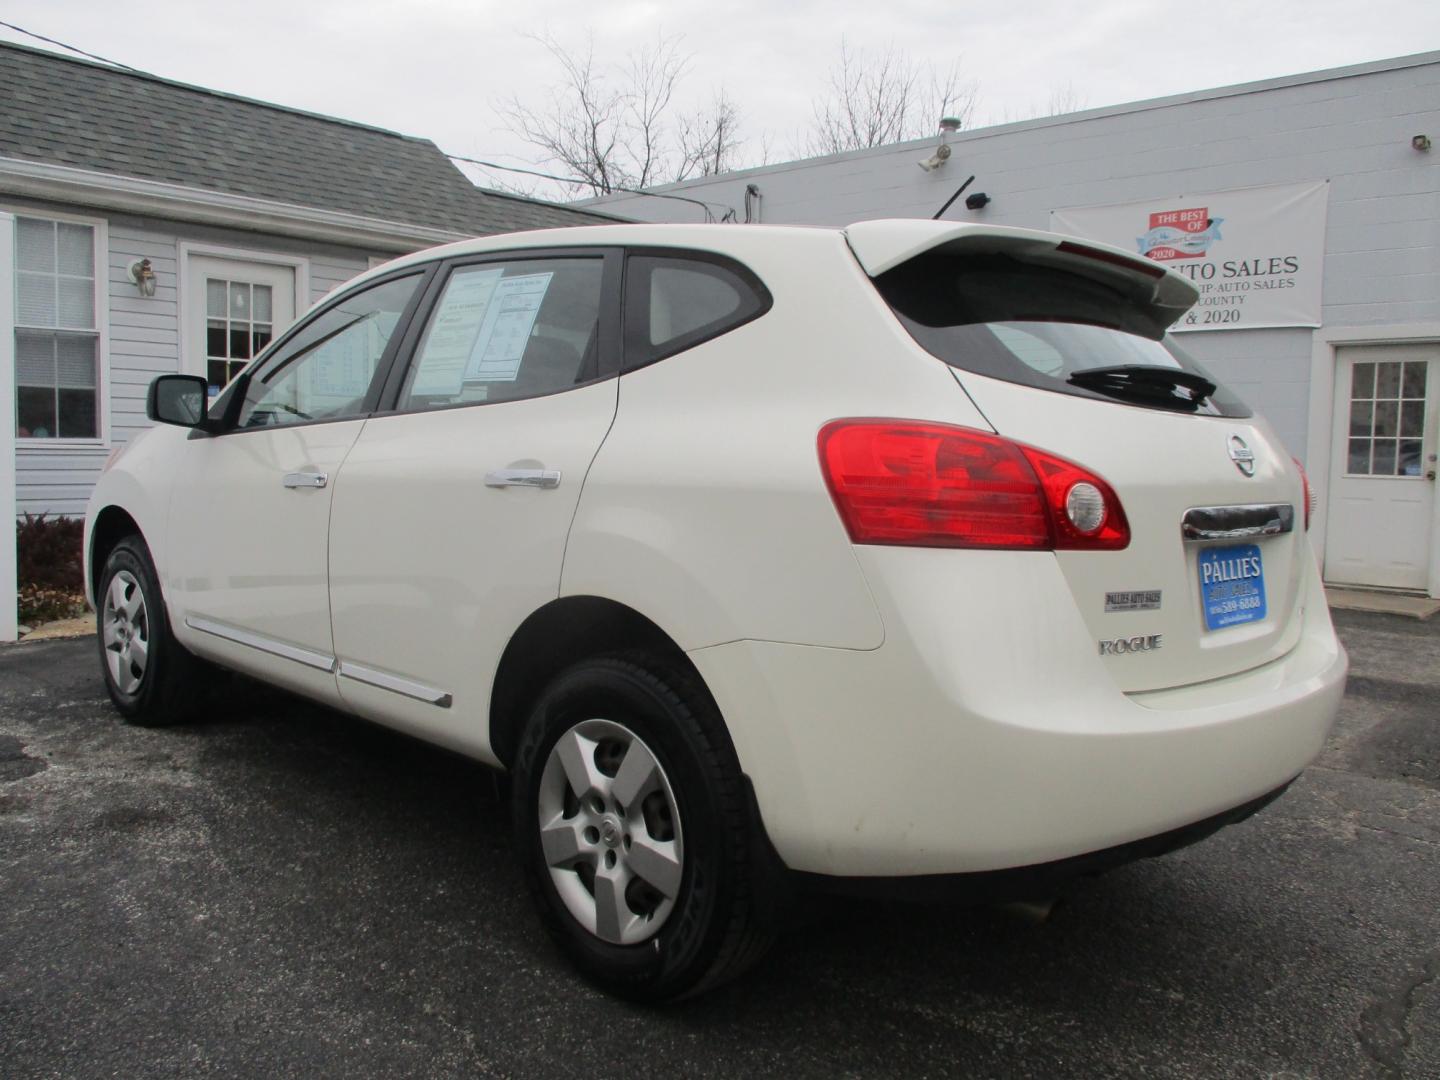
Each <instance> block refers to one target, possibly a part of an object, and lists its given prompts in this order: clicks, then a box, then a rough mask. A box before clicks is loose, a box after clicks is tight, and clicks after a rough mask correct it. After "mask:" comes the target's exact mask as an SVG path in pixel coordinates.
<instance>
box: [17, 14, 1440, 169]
mask: <svg viewBox="0 0 1440 1080" xmlns="http://www.w3.org/2000/svg"><path fill="white" fill-rule="evenodd" d="M0 19H3V20H4V21H6V22H11V23H15V24H17V25H19V26H23V27H25V28H26V29H28V30H33V31H35V32H36V33H40V34H44V35H46V36H49V37H52V38H57V39H59V40H61V41H64V42H66V43H68V44H71V45H76V46H78V47H80V48H82V49H86V50H88V51H90V52H93V53H98V54H100V55H101V56H105V57H108V58H110V59H112V60H117V61H120V62H123V63H125V64H129V65H130V66H132V67H136V68H140V69H142V70H145V71H149V72H152V73H154V74H157V75H162V76H165V77H167V78H172V79H178V80H181V81H183V82H189V83H195V84H198V85H201V86H206V87H211V88H214V89H218V90H226V91H230V92H233V93H238V94H244V95H246V96H249V97H255V98H260V99H263V100H266V101H272V102H276V103H278V104H283V105H288V106H293V107H296V108H302V109H309V110H312V111H315V112H320V113H326V114H330V115H333V116H339V117H344V118H346V119H350V120H358V121H362V122H365V123H369V124H375V125H378V126H381V127H386V128H391V129H394V130H397V131H401V132H404V133H406V134H412V135H422V136H425V137H427V138H430V139H433V140H434V141H435V142H437V143H438V144H439V145H440V147H441V148H442V149H444V150H447V151H449V152H451V153H456V154H463V155H467V156H471V157H480V158H486V159H490V160H499V161H501V162H504V163H508V164H517V165H523V164H526V163H527V162H533V161H534V160H535V152H534V151H533V150H531V149H529V148H528V147H526V145H525V144H524V143H523V142H521V141H519V140H518V139H517V138H516V137H515V136H514V135H513V134H511V133H509V132H508V131H506V129H505V126H504V123H503V121H502V119H501V118H500V116H499V114H498V113H497V110H496V105H497V104H498V103H499V102H501V101H502V100H503V99H504V98H506V97H507V96H509V95H511V94H517V95H519V96H520V97H522V98H533V99H534V100H536V102H537V104H538V101H539V97H540V93H541V92H542V91H543V89H544V88H545V87H546V86H547V85H548V84H551V83H553V82H554V81H555V79H556V73H555V70H554V68H553V65H552V63H551V61H550V58H549V57H548V56H547V54H546V52H545V50H544V48H543V47H542V46H541V45H539V44H538V43H536V42H535V41H533V40H531V38H530V37H529V36H528V35H531V34H534V33H537V32H546V33H549V34H550V35H552V36H553V37H555V38H557V39H559V40H560V41H561V42H562V43H566V44H568V45H573V46H574V47H577V48H578V47H583V43H584V41H585V39H586V35H587V33H591V34H593V37H594V45H595V52H596V56H597V59H602V60H603V59H607V58H614V59H616V60H621V59H623V57H624V56H625V54H626V53H627V52H628V51H631V50H634V49H636V48H637V47H639V46H640V45H642V44H643V43H645V42H647V41H650V40H653V39H654V37H655V35H656V34H657V32H659V33H663V34H666V35H680V36H682V37H683V47H684V49H685V51H687V52H688V53H690V54H691V56H692V62H691V67H690V71H689V74H688V75H687V77H686V80H685V82H684V84H683V86H682V91H681V92H682V94H683V96H684V97H685V98H686V99H687V100H691V101H697V102H698V101H700V100H704V99H706V98H708V97H710V96H711V95H712V94H713V93H714V91H715V89H716V88H717V87H720V86H722V85H723V86H724V87H725V89H726V91H727V93H728V94H729V95H730V96H731V97H732V98H733V99H734V101H735V102H736V103H737V104H738V106H739V109H740V113H741V123H742V133H743V134H744V135H745V136H747V137H748V147H747V150H748V154H747V160H756V159H758V156H759V153H760V150H759V147H760V144H761V140H762V138H764V139H765V140H766V141H767V142H768V144H769V153H770V157H771V160H786V159H787V158H790V157H792V156H795V155H794V154H793V153H792V151H794V150H795V149H796V148H798V147H800V146H803V143H804V132H805V129H806V127H807V125H808V123H809V122H810V120H811V118H812V115H813V113H812V101H813V99H814V97H815V96H816V94H817V93H819V92H821V91H822V90H823V88H824V86H825V83H826V77H827V71H828V70H829V68H830V67H831V65H832V64H833V62H834V60H835V58H836V56H837V54H838V49H839V44H840V39H841V36H842V35H844V36H845V37H846V38H847V39H848V41H849V42H850V44H851V45H852V46H862V47H865V46H869V47H875V46H885V45H891V44H893V46H894V47H895V48H897V49H899V50H903V51H904V52H905V53H907V54H909V55H910V56H911V57H912V58H914V59H916V60H918V61H924V62H932V63H934V64H936V65H938V66H940V67H946V66H948V65H949V64H950V63H951V62H952V61H956V60H958V61H959V63H960V64H961V66H962V68H963V70H964V73H965V76H966V78H969V79H973V80H974V81H975V82H976V83H977V84H978V87H979V102H978V107H977V110H976V121H977V123H983V122H986V121H990V122H995V121H1000V120H1003V119H1006V118H1017V117H1023V116H1027V115H1032V114H1033V113H1034V112H1035V111H1036V110H1043V109H1044V107H1045V105H1046V103H1047V102H1048V101H1049V100H1050V98H1051V96H1052V94H1053V93H1055V92H1057V91H1063V90H1064V89H1065V88H1066V87H1069V88H1071V89H1072V90H1073V92H1074V94H1075V95H1076V96H1077V97H1078V98H1079V99H1080V100H1081V101H1082V102H1083V104H1084V105H1086V106H1088V107H1092V108H1093V107H1098V106H1102V105H1111V104H1115V103H1117V102H1124V101H1135V100H1141V99H1144V98H1150V97H1157V96H1160V95H1164V94H1172V93H1180V92H1183V91H1187V90H1199V89H1205V88H1209V87H1215V86H1224V85H1227V84H1230V83H1236V82H1246V81H1250V80H1254V79H1263V78H1268V77H1271V76H1276V75H1289V74H1296V73H1299V72H1305V71H1313V70H1316V69H1319V68H1326V67H1335V66H1339V65H1343V64H1352V63H1359V62H1362V61H1367V60H1378V59H1383V58H1386V57H1393V56H1404V55H1408V54H1411V53H1416V52H1424V51H1427V50H1432V49H1440V0H1368V2H1365V3H1356V2H1355V0H1343V2H1342V0H1209V2H1205V0H1190V2H1184V3H1178V2H1171V0H1089V2H1088V3H1080V2H1075V0H1019V2H1015V0H1009V2H1006V0H948V2H942V0H836V2H832V3H820V2H817V0H794V2H789V3H787V2H784V0H729V2H716V0H670V2H668V3H659V2H643V0H613V2H607V0H586V2H578V0H528V2H519V3H517V2H515V0H343V2H342V0H243V2H238V0H230V2H228V3H223V4H222V3H217V2H214V0H189V2H185V3H181V2H174V0H172V2H162V0H5V2H0ZM0 37H3V38H5V39H7V40H13V41H19V42H22V43H24V44H29V45H35V46H37V47H42V48H53V47H52V46H44V45H41V44H40V43H39V42H36V41H34V40H33V39H30V38H27V37H24V36H23V35H20V34H17V33H15V32H14V31H12V30H7V29H4V28H0ZM0 107H3V103H0ZM511 179H518V178H513V177H512V178H511Z"/></svg>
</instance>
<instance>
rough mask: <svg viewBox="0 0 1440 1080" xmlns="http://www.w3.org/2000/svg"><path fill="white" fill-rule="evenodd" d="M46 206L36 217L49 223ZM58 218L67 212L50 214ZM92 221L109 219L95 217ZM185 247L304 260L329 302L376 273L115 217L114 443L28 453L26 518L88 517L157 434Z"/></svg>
mask: <svg viewBox="0 0 1440 1080" xmlns="http://www.w3.org/2000/svg"><path fill="white" fill-rule="evenodd" d="M46 209H47V207H45V206H41V205H35V206H33V208H31V209H30V211H29V212H31V213H34V214H36V215H37V216H43V215H44V214H45V211H46ZM48 209H51V210H64V209H67V208H66V207H61V206H51V207H49V208H48ZM87 213H88V214H89V215H90V216H96V217H100V216H104V215H102V214H98V213H96V212H94V211H87ZM184 241H192V242H204V243H207V244H214V245H217V246H223V247H231V248H241V249H245V250H250V251H259V252H270V253H273V254H277V255H286V256H297V255H298V256H303V257H305V258H307V259H308V260H309V261H310V300H311V302H313V301H315V300H318V299H320V298H321V297H322V296H324V295H325V294H326V293H328V292H329V291H330V290H331V289H333V288H335V287H336V286H337V285H340V284H342V283H344V282H345V281H347V280H349V279H350V278H352V277H354V276H355V275H356V274H359V273H360V272H362V271H363V270H365V269H366V267H367V266H368V259H369V257H370V254H371V253H370V252H367V251H364V250H361V249H351V248H338V247H333V246H329V245H325V246H322V245H306V244H304V243H303V242H301V241H296V240H292V239H288V238H279V237H267V236H260V235H256V234H247V233H240V232H233V231H228V230H223V229H209V228H205V227H203V226H198V225H188V224H183V223H180V222H170V221H156V220H149V219H139V218H131V217H124V216H114V217H110V218H109V247H110V250H109V252H108V257H107V258H106V260H105V262H106V264H107V272H108V277H109V289H110V298H109V331H110V333H109V350H108V355H107V356H106V357H104V358H103V370H104V371H105V376H104V377H105V378H106V380H107V386H108V391H109V409H110V444H109V445H107V446H97V447H43V446H25V447H21V448H20V449H19V450H18V452H17V454H16V458H17V460H16V489H17V490H16V511H17V513H21V514H23V513H27V512H28V513H32V514H39V513H42V512H44V513H49V514H51V515H52V516H53V515H61V514H64V515H79V514H83V513H84V512H85V503H86V500H87V499H89V497H90V489H91V488H92V487H93V486H94V483H95V479H96V477H98V476H99V475H100V470H101V468H102V467H103V466H104V463H105V459H106V458H107V457H108V456H109V455H110V451H111V449H112V448H113V447H117V446H123V445H124V444H125V443H126V442H127V441H129V440H130V439H131V438H132V437H133V436H134V435H135V434H136V433H137V432H139V431H142V430H144V429H145V428H146V427H148V426H149V421H147V420H146V419H145V394H146V391H147V390H148V388H149V386H150V381H151V380H152V379H153V378H154V377H155V376H156V375H161V374H164V373H166V372H174V371H178V370H179V343H180V325H179V314H178V310H179V309H178V302H177V295H176V294H177V290H176V276H177V274H178V273H179V246H180V244H181V243H182V242H184ZM140 259H149V260H150V266H151V269H153V270H154V271H155V275H156V278H157V283H156V288H155V295H154V296H153V297H142V296H141V295H140V294H139V292H138V291H137V290H136V288H135V285H134V282H132V281H131V279H130V266H131V264H132V263H135V262H137V261H139V260H140Z"/></svg>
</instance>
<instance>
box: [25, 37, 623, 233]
mask: <svg viewBox="0 0 1440 1080" xmlns="http://www.w3.org/2000/svg"><path fill="white" fill-rule="evenodd" d="M0 102H3V103H4V105H3V107H0V157H11V158H22V159H25V160H28V161H35V162H43V163H46V164H51V165H68V166H72V167H74V168H78V169H87V170H91V171H94V172H102V173H114V174H116V175H120V176H128V177H138V178H141V179H145V180H155V181H164V182H168V183H172V184H181V185H184V186H186V187H194V188H201V189H205V190H209V191H219V192H225V193H228V194H232V195H246V196H250V197H253V198H259V199H268V200H273V201H275V202H279V203H287V204H290V205H300V206H309V207H317V208H320V209H325V210H339V211H345V212H347V213H351V214H358V215H362V216H364V217H370V218H378V219H380V220H384V221H395V222H403V223H406V224H410V225H424V226H429V227H432V228H437V229H445V230H450V231H454V232H462V233H469V234H473V235H483V234H489V233H497V232H509V231H512V230H516V229H537V228H551V227H555V226H562V225H594V224H602V223H606V222H611V221H615V220H617V219H616V218H614V217H611V216H607V215H604V214H596V213H588V212H586V211H583V210H573V209H570V208H568V207H563V206H557V205H555V204H552V203H546V202H540V201H538V200H534V199H525V198H520V197H518V196H513V195H506V194H502V193H500V192H491V191H486V190H483V189H481V188H478V187H476V186H475V185H474V184H472V183H471V182H470V180H469V179H467V178H466V177H465V175H464V174H463V173H461V172H460V171H459V170H458V169H457V168H456V167H455V166H454V164H452V163H451V161H450V160H449V159H448V158H447V157H446V156H445V155H444V154H442V153H441V152H440V149H439V148H438V147H437V146H436V145H435V144H434V143H433V142H431V141H429V140H428V139H420V138H415V137H414V136H410V135H400V134H397V133H396V132H393V131H386V130H384V129H382V128H375V127H368V126H366V125H364V124H357V123H353V122H351V121H348V120H337V119H335V118H333V117H329V116H320V115H318V114H315V113H308V112H302V111H300V110H298V109H288V108H285V107H283V106H280V105H271V104H268V103H266V102H263V101H254V100H251V99H249V98H243V97H238V96H235V95H233V94H224V93H220V92H218V91H214V90H206V89H203V88H201V87H198V86H188V85H186V84H184V83H178V82H171V81H170V80H168V79H162V78H159V77H157V76H154V75H146V74H143V73H140V72H134V71H128V70H123V69H120V68H115V67H108V66H105V65H103V64H95V63H91V62H89V61H86V60H76V59H71V58H70V57H67V56H59V55H56V54H55V53H49V52H43V51H41V50H38V49H31V48H28V47H26V46H23V45H14V44H10V43H8V42H0Z"/></svg>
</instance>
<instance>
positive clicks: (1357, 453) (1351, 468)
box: [1345, 439, 1370, 476]
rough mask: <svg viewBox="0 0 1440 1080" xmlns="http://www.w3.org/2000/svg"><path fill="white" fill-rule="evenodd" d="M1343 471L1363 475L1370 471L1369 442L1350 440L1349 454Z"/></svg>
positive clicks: (1366, 440) (1367, 440)
mask: <svg viewBox="0 0 1440 1080" xmlns="http://www.w3.org/2000/svg"><path fill="white" fill-rule="evenodd" d="M1345 471H1346V472H1348V473H1357V474H1359V475H1362V476H1363V475H1364V474H1365V473H1368V472H1369V471H1370V440H1369V439H1351V440H1350V453H1349V456H1348V457H1347V458H1346V461H1345Z"/></svg>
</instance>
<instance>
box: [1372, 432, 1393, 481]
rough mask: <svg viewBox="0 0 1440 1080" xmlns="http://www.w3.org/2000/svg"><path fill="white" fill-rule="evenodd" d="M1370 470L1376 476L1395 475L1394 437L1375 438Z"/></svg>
mask: <svg viewBox="0 0 1440 1080" xmlns="http://www.w3.org/2000/svg"><path fill="white" fill-rule="evenodd" d="M1371 472H1372V473H1374V474H1375V475H1376V476H1394V475H1395V440H1394V439H1376V440H1375V463H1374V465H1373V466H1372V467H1371Z"/></svg>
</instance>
